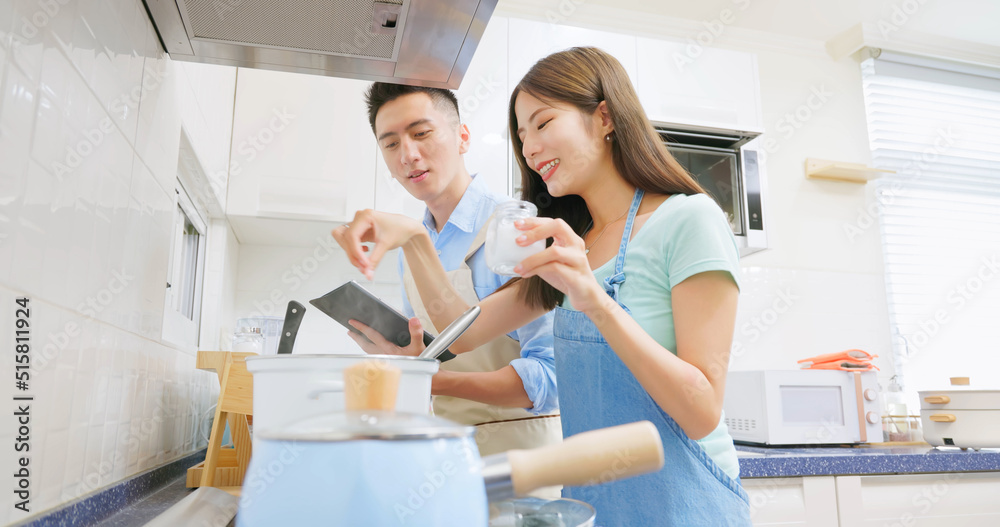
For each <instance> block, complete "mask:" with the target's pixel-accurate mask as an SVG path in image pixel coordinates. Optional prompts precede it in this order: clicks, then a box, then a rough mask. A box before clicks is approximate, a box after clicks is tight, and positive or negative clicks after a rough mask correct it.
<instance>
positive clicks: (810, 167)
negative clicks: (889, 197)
mask: <svg viewBox="0 0 1000 527" xmlns="http://www.w3.org/2000/svg"><path fill="white" fill-rule="evenodd" d="M895 173H896V171H895V170H885V169H881V168H872V167H869V166H865V165H861V164H858V163H841V162H839V161H827V160H825V159H812V158H809V159H806V177H807V178H810V179H832V180H835V181H848V182H851V183H867V182H868V181H871V180H873V179H877V178H879V177H881V176H882V175H884V174H895Z"/></svg>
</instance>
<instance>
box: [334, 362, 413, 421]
mask: <svg viewBox="0 0 1000 527" xmlns="http://www.w3.org/2000/svg"><path fill="white" fill-rule="evenodd" d="M400 375H402V370H400V369H399V368H397V367H396V366H393V365H392V364H389V363H388V362H387V361H379V360H374V359H371V360H365V361H362V362H359V363H357V364H355V365H354V366H351V367H349V368H345V369H344V407H345V408H346V409H347V410H386V411H392V410H395V409H396V394H397V393H398V392H399V377H400Z"/></svg>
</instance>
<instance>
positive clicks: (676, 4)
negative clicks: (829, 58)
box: [500, 0, 1000, 46]
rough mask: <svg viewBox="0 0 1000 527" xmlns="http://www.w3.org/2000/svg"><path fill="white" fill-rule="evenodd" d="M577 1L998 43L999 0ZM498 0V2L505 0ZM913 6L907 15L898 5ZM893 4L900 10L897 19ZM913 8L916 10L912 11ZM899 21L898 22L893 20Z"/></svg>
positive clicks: (815, 29)
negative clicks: (880, 26) (882, 25)
mask: <svg viewBox="0 0 1000 527" xmlns="http://www.w3.org/2000/svg"><path fill="white" fill-rule="evenodd" d="M562 1H563V2H573V3H576V4H581V5H584V4H592V5H599V6H604V7H612V8H620V9H627V10H631V11H637V12H642V13H653V14H657V15H661V16H667V17H672V18H681V19H688V20H694V21H699V22H701V21H709V20H712V19H716V18H718V17H719V16H720V13H721V12H722V11H723V10H724V9H730V10H732V11H733V13H734V16H735V19H736V20H735V22H734V24H733V25H734V26H736V27H740V28H743V29H749V30H756V31H765V32H768V33H776V34H780V35H786V36H790V37H798V38H807V39H815V40H819V41H824V42H825V41H827V40H829V39H830V38H832V37H834V36H836V35H838V34H840V33H842V32H844V31H846V30H848V29H850V28H852V27H854V26H856V25H857V24H859V23H863V22H864V23H870V24H877V23H878V22H879V21H880V20H881V21H884V22H888V23H891V24H894V26H895V27H898V28H899V31H898V32H895V31H892V30H889V31H888V33H887V34H888V36H889V38H890V39H891V38H893V37H895V36H899V35H902V34H904V33H907V34H910V35H915V34H926V35H933V36H938V37H945V38H948V39H956V40H965V41H969V42H974V43H978V44H986V45H991V46H1000V1H997V0H950V1H945V0H701V1H691V0H562ZM504 3H505V2H504V0H501V2H500V5H501V6H502V5H503V4H504ZM904 5H905V8H906V10H909V11H911V12H912V13H913V14H912V15H907V14H906V13H905V12H904V11H903V10H902V8H903V7H904ZM894 6H898V8H899V9H900V13H902V15H905V20H904V19H903V18H902V17H901V16H902V15H899V14H897V15H896V18H895V20H894V19H893V15H894V9H893V7H894ZM914 7H916V10H915V11H913V9H914ZM899 21H903V23H902V24H898V23H897V22H899Z"/></svg>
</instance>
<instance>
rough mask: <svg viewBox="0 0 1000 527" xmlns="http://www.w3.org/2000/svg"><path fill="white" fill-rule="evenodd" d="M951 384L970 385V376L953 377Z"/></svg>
mask: <svg viewBox="0 0 1000 527" xmlns="http://www.w3.org/2000/svg"><path fill="white" fill-rule="evenodd" d="M951 385H952V386H968V385H969V378H968V377H952V378H951Z"/></svg>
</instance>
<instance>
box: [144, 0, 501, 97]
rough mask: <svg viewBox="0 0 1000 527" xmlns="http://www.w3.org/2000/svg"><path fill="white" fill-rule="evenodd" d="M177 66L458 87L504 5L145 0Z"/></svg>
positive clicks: (458, 0) (429, 0)
mask: <svg viewBox="0 0 1000 527" xmlns="http://www.w3.org/2000/svg"><path fill="white" fill-rule="evenodd" d="M144 2H145V4H146V8H147V10H148V12H149V15H150V17H151V18H152V21H153V25H154V26H155V27H156V31H157V33H158V34H159V36H160V42H161V43H162V44H163V47H164V49H166V50H167V52H168V53H169V54H170V58H172V59H174V60H187V61H194V62H207V63H212V64H225V65H229V66H241V67H247V68H260V69H270V70H281V71H292V72H297V73H314V74H318V75H330V76H334V77H350V78H354V79H366V80H373V81H385V82H396V83H403V84H415V85H421V86H433V87H441V88H458V86H459V84H460V83H461V81H462V77H463V76H465V71H466V69H468V66H469V62H470V61H471V60H472V55H473V53H474V52H475V51H476V46H478V45H479V39H480V38H482V35H483V31H484V30H485V29H486V23H487V22H488V21H489V18H490V16H491V15H492V14H493V10H494V8H496V4H497V0H377V1H376V0H295V1H292V0H144Z"/></svg>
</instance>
